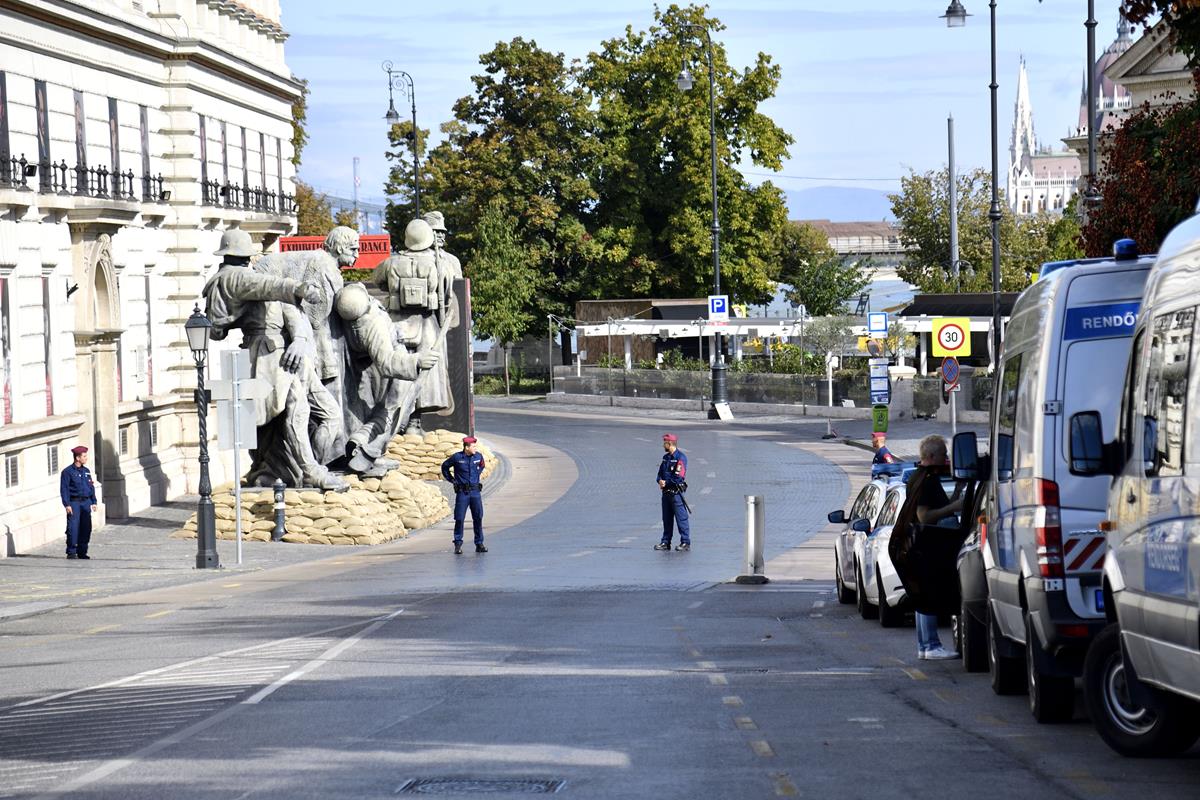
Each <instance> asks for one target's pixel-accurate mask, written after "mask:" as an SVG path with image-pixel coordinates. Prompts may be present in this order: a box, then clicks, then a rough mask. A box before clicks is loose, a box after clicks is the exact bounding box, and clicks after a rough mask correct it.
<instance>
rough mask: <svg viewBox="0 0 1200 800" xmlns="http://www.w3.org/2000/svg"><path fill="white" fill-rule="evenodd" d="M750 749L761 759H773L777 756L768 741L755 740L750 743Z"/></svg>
mask: <svg viewBox="0 0 1200 800" xmlns="http://www.w3.org/2000/svg"><path fill="white" fill-rule="evenodd" d="M750 749H751V750H753V751H754V754H755V755H756V756H759V757H760V758H772V757H773V756H774V755H775V751H774V750H773V749H771V743H770V742H768V741H767V740H766V739H755V740H754V741H752V742H750Z"/></svg>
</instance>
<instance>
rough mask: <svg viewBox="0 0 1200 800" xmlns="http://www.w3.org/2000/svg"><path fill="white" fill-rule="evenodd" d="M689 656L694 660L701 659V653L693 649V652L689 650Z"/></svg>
mask: <svg viewBox="0 0 1200 800" xmlns="http://www.w3.org/2000/svg"><path fill="white" fill-rule="evenodd" d="M688 655H689V656H691V657H692V658H699V657H700V651H699V650H697V649H696V648H694V647H693V648H692V649H691V650H688Z"/></svg>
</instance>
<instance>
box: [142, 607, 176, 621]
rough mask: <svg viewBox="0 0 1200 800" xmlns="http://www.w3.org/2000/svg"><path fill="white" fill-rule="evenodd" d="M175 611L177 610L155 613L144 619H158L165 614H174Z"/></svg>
mask: <svg viewBox="0 0 1200 800" xmlns="http://www.w3.org/2000/svg"><path fill="white" fill-rule="evenodd" d="M176 610H177V609H174V608H168V609H166V610H165V611H155V612H154V613H153V614H147V615H146V617H145V618H146V619H158V618H159V617H165V616H166V615H167V614H174V613H175V612H176Z"/></svg>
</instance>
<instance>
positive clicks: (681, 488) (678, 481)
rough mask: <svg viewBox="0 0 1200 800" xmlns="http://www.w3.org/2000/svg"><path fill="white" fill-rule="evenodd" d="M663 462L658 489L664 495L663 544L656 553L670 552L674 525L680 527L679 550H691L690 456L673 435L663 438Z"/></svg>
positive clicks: (657, 548) (659, 544)
mask: <svg viewBox="0 0 1200 800" xmlns="http://www.w3.org/2000/svg"><path fill="white" fill-rule="evenodd" d="M663 450H665V451H666V452H665V453H664V454H663V457H662V461H660V462H659V464H658V488H659V490H660V491H661V492H662V519H663V534H662V541H660V542H659V543H658V544H656V545H654V549H655V550H670V549H671V536H672V535H673V533H674V527H675V525H678V526H679V546H678V547H676V548H675V549H676V550H683V551H687V550H691V549H692V527H691V524H690V522H689V520H688V516H689V515H688V506H687V501H686V500H684V498H683V493H684V492H686V491H687V481H686V480H684V479H685V478H686V477H687V456H686V455H685V454H684V452H683V451H682V450H680V449H679V437H678V436H676V435H675V434H673V433H666V434H663Z"/></svg>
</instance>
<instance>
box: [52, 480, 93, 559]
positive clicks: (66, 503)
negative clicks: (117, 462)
mask: <svg viewBox="0 0 1200 800" xmlns="http://www.w3.org/2000/svg"><path fill="white" fill-rule="evenodd" d="M58 491H59V494H60V495H62V504H63V508H69V509H71V513H70V514H67V555H69V556H74V555H79V556H86V555H87V551H88V543H89V542H90V541H91V540H92V506H94V505H96V486H95V484H93V483H92V473H91V472H90V471H89V470H88V468H87V467H83V466H77V465H75V464H71V465H70V466H69V467H67V468H66V469H64V470H63V471H62V476H61V477H60V478H59V481H58Z"/></svg>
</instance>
